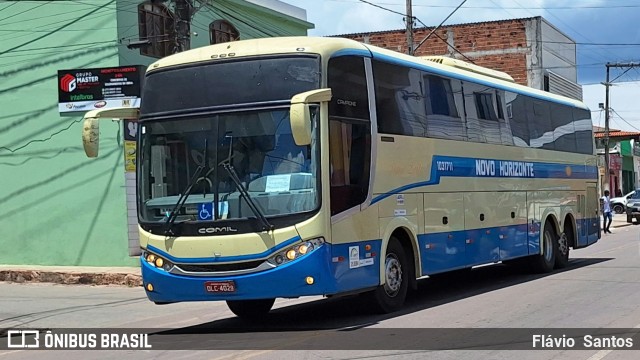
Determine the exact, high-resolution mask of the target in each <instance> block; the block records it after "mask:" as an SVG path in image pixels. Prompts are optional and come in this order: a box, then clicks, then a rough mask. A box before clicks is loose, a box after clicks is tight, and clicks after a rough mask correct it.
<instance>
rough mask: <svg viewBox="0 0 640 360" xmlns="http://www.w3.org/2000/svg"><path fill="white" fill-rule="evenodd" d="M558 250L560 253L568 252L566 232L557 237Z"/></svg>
mask: <svg viewBox="0 0 640 360" xmlns="http://www.w3.org/2000/svg"><path fill="white" fill-rule="evenodd" d="M558 252H560V254H562V255H566V254H567V252H569V239H567V234H564V233H563V234H562V235H560V239H558Z"/></svg>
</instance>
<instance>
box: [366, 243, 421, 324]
mask: <svg viewBox="0 0 640 360" xmlns="http://www.w3.org/2000/svg"><path fill="white" fill-rule="evenodd" d="M409 274H411V271H410V270H409V267H408V262H407V255H406V254H405V251H404V249H403V248H402V245H401V244H400V242H399V241H398V240H397V239H395V238H391V240H390V241H389V246H388V247H387V254H386V255H385V258H384V277H385V282H384V284H383V285H380V286H379V287H378V288H377V289H375V290H374V291H372V292H371V293H370V294H369V296H370V298H371V300H372V304H373V306H374V307H375V310H377V311H378V312H382V313H390V312H393V311H396V310H398V309H400V308H401V307H402V305H403V304H404V300H405V298H406V297H407V289H408V288H409Z"/></svg>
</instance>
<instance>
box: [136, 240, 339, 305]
mask: <svg viewBox="0 0 640 360" xmlns="http://www.w3.org/2000/svg"><path fill="white" fill-rule="evenodd" d="M140 261H141V266H142V281H143V286H144V288H145V291H146V293H147V297H148V298H149V300H151V301H153V302H156V303H172V302H181V301H219V300H251V299H269V298H294V297H300V296H309V295H325V294H331V293H335V292H336V290H335V281H331V279H330V276H331V270H330V264H331V246H330V245H329V244H324V245H323V246H321V247H320V248H318V249H316V250H315V251H313V252H311V253H309V254H307V255H305V256H302V257H300V258H298V259H295V260H293V261H290V262H288V263H285V264H284V265H280V266H278V267H275V268H273V269H269V270H266V271H261V272H256V273H252V274H245V275H237V276H224V277H207V276H185V275H174V274H171V273H168V272H166V271H164V270H160V269H158V268H156V267H154V266H153V265H151V264H149V263H148V262H147V261H145V260H144V259H143V258H142V257H141V258H140ZM310 278H311V279H312V280H310ZM211 282H214V283H216V284H229V282H233V288H234V291H232V292H228V290H229V287H224V290H227V291H226V292H213V291H212V290H213V288H214V287H212V286H211ZM309 282H311V284H309ZM149 285H151V287H150V286H149ZM207 285H209V286H207ZM217 287H218V288H219V286H217ZM150 288H151V289H152V290H150Z"/></svg>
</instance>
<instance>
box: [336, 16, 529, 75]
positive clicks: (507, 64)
mask: <svg viewBox="0 0 640 360" xmlns="http://www.w3.org/2000/svg"><path fill="white" fill-rule="evenodd" d="M528 21H530V19H514V20H504V21H494V22H485V23H475V24H462V25H454V26H445V27H442V28H440V29H438V30H437V31H436V32H435V33H434V34H433V35H431V37H430V38H429V39H428V40H427V41H425V42H424V44H422V45H421V46H420V47H419V48H418V49H417V50H416V54H415V55H416V56H427V55H446V56H452V57H455V58H458V59H461V60H464V61H468V60H467V59H465V58H463V57H462V56H461V55H460V54H459V53H458V52H456V51H455V50H452V49H450V48H449V47H448V45H447V44H446V43H445V42H444V41H442V40H440V39H439V38H438V37H437V36H436V35H438V36H439V37H440V38H442V39H444V40H447V41H449V42H451V40H453V44H454V46H455V48H456V49H457V50H458V51H460V52H462V53H463V54H465V56H467V57H468V58H470V59H471V60H473V63H475V64H476V65H479V66H484V67H487V68H490V69H494V70H499V71H503V72H506V73H507V74H509V75H511V76H512V77H513V78H514V79H515V81H516V82H517V83H519V84H522V85H527V54H530V53H531V48H530V46H528V44H527V41H526V35H525V27H526V25H527V22H528ZM432 30H433V28H419V29H416V30H415V32H414V34H415V35H414V42H415V44H416V45H417V44H418V43H419V42H420V41H422V40H423V39H424V38H425V37H426V36H427V35H428V34H429V33H430V32H431V31H432ZM340 37H346V38H350V39H354V40H356V41H360V42H366V43H369V44H371V45H375V46H379V47H383V48H386V49H389V50H394V51H398V52H402V53H407V36H406V34H405V32H404V30H398V31H386V32H378V33H369V34H366V33H364V34H348V35H340Z"/></svg>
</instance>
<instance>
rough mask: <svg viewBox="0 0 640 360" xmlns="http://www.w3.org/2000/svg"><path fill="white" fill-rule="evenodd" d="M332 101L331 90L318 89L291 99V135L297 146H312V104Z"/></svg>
mask: <svg viewBox="0 0 640 360" xmlns="http://www.w3.org/2000/svg"><path fill="white" fill-rule="evenodd" d="M330 100H331V89H328V88H327V89H318V90H311V91H307V92H303V93H300V94H296V95H294V96H293V97H292V98H291V110H290V112H289V119H290V121H291V133H292V135H293V140H294V141H295V143H296V145H299V146H303V145H309V144H311V111H310V110H309V106H310V104H313V103H319V102H328V101H330Z"/></svg>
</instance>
